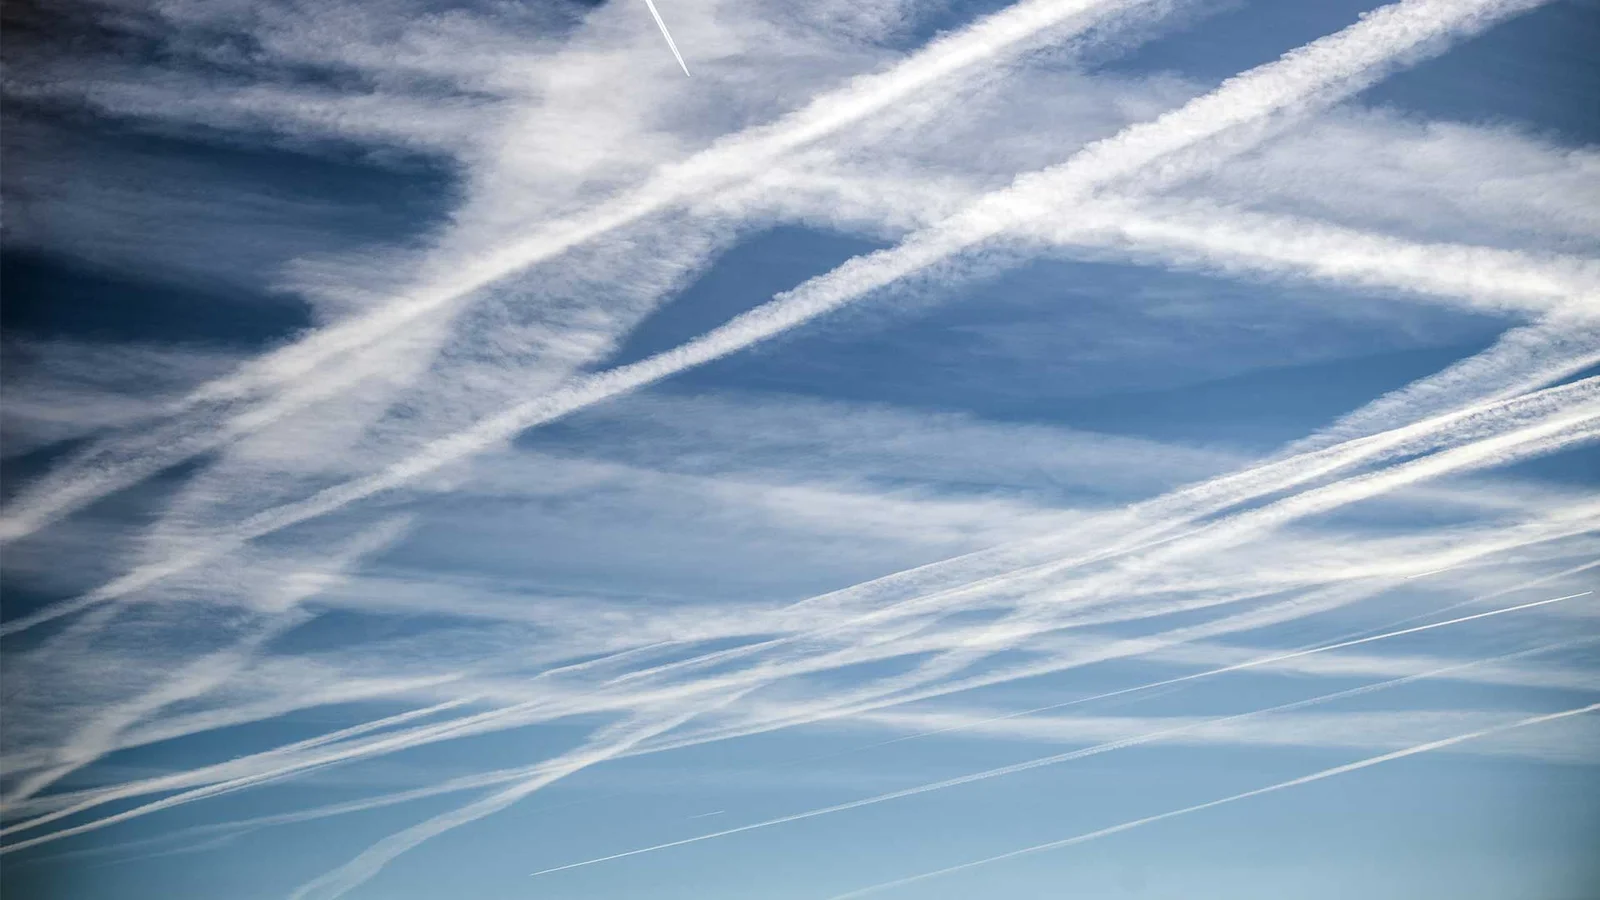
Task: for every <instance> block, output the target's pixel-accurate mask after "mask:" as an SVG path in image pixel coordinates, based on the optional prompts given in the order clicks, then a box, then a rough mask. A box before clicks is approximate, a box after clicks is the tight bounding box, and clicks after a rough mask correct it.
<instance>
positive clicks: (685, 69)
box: [644, 0, 689, 75]
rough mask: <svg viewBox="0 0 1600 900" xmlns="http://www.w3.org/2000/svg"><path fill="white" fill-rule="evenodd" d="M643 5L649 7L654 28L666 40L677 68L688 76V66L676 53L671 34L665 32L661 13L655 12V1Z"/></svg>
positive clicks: (647, 0) (647, 1) (648, 1)
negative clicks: (656, 28)
mask: <svg viewBox="0 0 1600 900" xmlns="http://www.w3.org/2000/svg"><path fill="white" fill-rule="evenodd" d="M644 5H645V6H648V7H650V15H651V16H653V17H654V18H655V20H656V27H658V28H660V29H661V36H662V37H664V38H666V39H667V46H668V47H671V48H672V56H673V58H674V59H676V60H677V61H678V68H680V69H683V74H684V75H688V74H689V66H688V64H687V63H685V62H684V61H683V54H682V53H679V52H678V44H677V42H676V41H674V40H673V39H672V32H670V31H668V30H667V23H666V22H664V21H662V19H661V13H659V12H657V11H656V0H644Z"/></svg>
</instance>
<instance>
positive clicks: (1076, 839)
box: [828, 703, 1600, 900]
mask: <svg viewBox="0 0 1600 900" xmlns="http://www.w3.org/2000/svg"><path fill="white" fill-rule="evenodd" d="M1597 709H1600V703H1591V704H1589V705H1588V706H1580V707H1577V708H1575V709H1568V710H1563V711H1561V712H1556V713H1547V714H1545V715H1540V716H1529V717H1528V718H1526V719H1519V720H1517V721H1515V722H1508V723H1506V724H1504V725H1496V726H1494V727H1491V728H1482V729H1479V730H1477V731H1469V732H1466V733H1465V734H1458V735H1455V736H1454V737H1447V738H1441V739H1439V740H1436V741H1428V742H1426V743H1423V744H1416V745H1414V746H1411V747H1407V748H1405V749H1403V750H1395V751H1393V752H1391V753H1382V754H1379V755H1377V756H1369V757H1367V758H1366V759H1362V760H1357V761H1356V762H1353V763H1345V764H1344V765H1342V766H1334V767H1332V768H1329V769H1323V770H1322V771H1320V772H1313V773H1311V774H1310V775H1302V776H1300V777H1299V778H1291V779H1289V780H1288V781H1280V782H1278V783H1277V784H1269V785H1267V786H1266V787H1260V788H1256V789H1254V790H1250V791H1243V792H1241V793H1238V794H1231V795H1229V796H1227V797H1222V798H1219V799H1216V800H1208V801H1206V802H1205V803H1196V804H1195V805H1193V806H1185V807H1184V808H1182V809H1175V810H1172V811H1170V812H1164V813H1159V814H1157V815H1153V816H1145V817H1144V818H1142V819H1133V820H1132V821H1128V822H1123V823H1122V824H1120V825H1113V826H1111V827H1109V828H1101V829H1099V830H1098V831H1090V832H1087V833H1084V834H1079V835H1075V836H1073V837H1069V838H1063V839H1061V840H1058V841H1050V842H1048V843H1044V844H1035V845H1033V846H1032V847H1024V848H1022V849H1021V850H1012V851H1010V852H1009V853H1001V854H997V855H995V856H990V857H985V858H984V859H975V860H973V861H972V862H966V863H962V864H960V865H957V866H947V867H945V868H943V869H935V870H934V871H932V872H924V873H922V874H921V875H911V876H908V877H906V878H898V879H895V880H894V881H885V882H883V883H882V884H875V885H872V886H870V887H864V888H860V889H858V890H854V891H848V892H846V893H843V894H835V895H834V896H832V897H830V898H828V900H849V898H854V897H865V896H867V895H868V894H876V893H878V892H880V891H886V890H890V889H892V888H897V887H904V886H906V885H909V884H916V883H917V882H921V881H927V880H928V879H931V878H939V877H941V876H944V875H951V874H954V873H956V872H961V871H965V870H967V869H973V868H977V867H978V866H986V865H989V864H990V863H996V862H1001V861H1003V860H1007V859H1015V858H1017V857H1019V856H1025V855H1028V854H1031V853H1041V852H1043V851H1045V850H1056V849H1059V848H1062V847H1070V846H1072V845H1074V844H1082V843H1086V842H1088V841H1092V840H1095V839H1096V838H1102V837H1107V836H1109V835H1113V834H1117V833H1119V832H1123V831H1131V830H1132V829H1135V828H1138V827H1139V826H1141V825H1149V824H1151V823H1153V822H1160V821H1162V820H1164V819H1174V818H1177V817H1178V816H1186V815H1188V814H1189V813H1196V812H1200V811H1201V810H1206V809H1211V808H1212V807H1216V806H1222V805H1224V804H1227V803H1233V802H1235V801H1238V800H1248V799H1250V798H1251V797H1259V796H1261V795H1262V794H1270V793H1273V792H1274V791H1281V790H1283V789H1285V788H1291V787H1298V786H1300V785H1302V784H1310V783H1311V782H1313V781H1321V780H1323V779H1325V778H1332V777H1333V776H1335V775H1343V774H1345V773H1346V772H1354V771H1356V770H1358V769H1365V768H1367V767H1369V766H1375V765H1378V764H1379V763H1386V762H1391V761H1393V760H1396V759H1404V758H1406V757H1408V756H1416V755H1417V754H1419V753H1427V752H1429V751H1430V750H1442V749H1444V748H1445V747H1451V746H1454V745H1456V744H1460V743H1465V742H1466V741H1471V740H1475V739H1477V738H1481V737H1488V736H1489V735H1493V734H1499V733H1501V732H1505V731H1511V730H1513V729H1516V728H1526V727H1528V726H1530V725H1539V724H1542V723H1545V722H1554V721H1556V720H1558V719H1566V718H1570V717H1572V716H1581V715H1583V714H1584V713H1590V712H1594V711H1595V710H1597Z"/></svg>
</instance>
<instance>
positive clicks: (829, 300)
mask: <svg viewBox="0 0 1600 900" xmlns="http://www.w3.org/2000/svg"><path fill="white" fill-rule="evenodd" d="M1539 2H1541V0H1457V2H1446V0H1401V2H1399V3H1395V4H1392V5H1390V6H1385V7H1383V8H1381V9H1379V10H1377V11H1375V12H1372V13H1370V14H1368V15H1366V16H1365V17H1364V18H1363V19H1362V20H1361V21H1360V22H1357V23H1356V24H1354V25H1351V26H1350V27H1348V28H1346V29H1344V30H1342V31H1339V32H1336V33H1335V34H1332V35H1329V36H1327V37H1324V38H1320V39H1318V40H1316V41H1313V42H1311V43H1310V44H1307V45H1305V46H1303V47H1300V48H1298V49H1296V50H1293V51H1290V52H1289V53H1287V54H1285V55H1284V56H1283V57H1281V58H1280V59H1278V60H1276V61H1274V62H1271V63H1267V64H1265V65H1262V66H1259V67H1257V68H1255V69H1251V70H1250V71H1248V72H1245V73H1244V74H1241V75H1237V76H1235V77H1233V78H1230V79H1228V80H1227V81H1225V82H1223V84H1222V85H1221V86H1220V87H1218V88H1217V89H1216V90H1215V91H1213V92H1211V93H1209V94H1206V95H1204V96H1201V97H1199V98H1196V99H1194V100H1191V101H1189V102H1188V103H1186V104H1184V105H1183V106H1181V107H1179V108H1177V109H1175V110H1172V111H1170V112H1168V113H1166V114H1164V115H1162V116H1160V117H1159V118H1157V119H1155V120H1153V121H1151V122H1146V123H1142V124H1139V125H1134V126H1132V127H1130V128H1127V129H1124V130H1123V131H1121V132H1119V133H1118V134H1116V135H1113V136H1112V137H1109V138H1106V139H1104V140H1102V141H1098V142H1096V143H1094V144H1091V145H1089V146H1088V147H1087V148H1085V149H1084V150H1082V151H1080V152H1079V153H1078V154H1076V155H1074V156H1073V157H1072V158H1071V159H1069V160H1068V161H1067V162H1065V163H1062V164H1061V165H1059V166H1055V167H1053V168H1050V169H1046V170H1043V171H1041V172H1036V173H1032V174H1029V175H1025V176H1022V177H1020V178H1018V179H1017V180H1016V182H1015V183H1014V184H1013V185H1012V187H1010V188H1007V189H1005V190H1001V191H997V192H995V193H993V194H989V195H986V196H985V197H983V198H980V199H979V200H978V201H977V202H976V203H974V204H973V205H972V206H971V207H969V208H968V209H967V210H966V211H964V212H962V213H959V214H957V215H955V216H953V217H951V219H949V220H947V221H946V222H944V223H941V225H939V226H937V227H935V228H932V229H928V230H926V231H924V232H920V233H918V234H916V235H913V236H912V237H911V238H909V239H907V240H906V241H905V242H903V243H902V244H900V245H899V246H897V247H894V248H891V249H889V250H884V251H879V252H877V253H873V254H870V255H867V256H861V257H856V258H855V259H852V260H850V261H849V262H847V263H845V264H844V265H842V266H840V267H839V268H837V269H834V270H833V271H832V272H829V273H827V274H824V275H821V276H818V277H816V278H813V279H811V280H809V281H807V282H805V283H804V284H802V285H800V286H799V287H798V288H796V289H795V290H793V291H791V292H789V293H787V294H785V295H782V296H780V297H779V298H777V299H774V300H772V301H770V302H768V303H766V304H763V305H761V306H759V307H756V308H755V309H752V310H750V311H748V312H746V313H744V314H742V315H740V316H737V317H735V318H734V319H733V320H731V321H729V322H728V323H726V324H724V325H722V326H720V327H718V328H716V329H713V330H712V331H710V332H708V333H706V334H703V335H701V336H700V337H698V338H695V339H693V340H691V341H689V342H687V343H685V344H682V345H679V346H678V347H675V348H673V349H671V350H667V351H663V352H661V353H658V354H656V355H655V356H651V357H649V358H646V359H644V360H641V361H639V362H637V363H633V364H630V365H626V366H619V367H617V368H614V369H609V370H607V371H605V372H600V373H596V374H594V375H591V376H585V377H581V378H577V379H574V380H573V381H572V382H570V383H569V385H568V386H567V387H565V388H561V389H558V390H556V391H554V392H552V393H550V394H547V395H545V396H542V397H537V398H534V399H532V400H528V401H525V402H523V403H520V404H517V405H516V406H513V407H511V408H510V409H507V410H505V411H503V412H501V413H499V414H498V415H495V416H492V417H490V418H488V419H485V420H483V421H481V422H479V423H478V424H476V425H474V426H472V427H471V428H468V429H466V430H464V431H461V432H458V433H456V434H454V435H450V436H449V437H445V438H441V439H439V440H436V441H434V442H433V443H431V444H429V445H428V446H427V447H425V448H424V449H423V450H422V451H421V452H420V453H418V454H417V455H415V456H413V457H411V458H409V459H406V460H402V461H401V462H398V463H395V464H393V465H391V466H389V467H388V468H386V469H384V470H383V471H381V472H378V473H375V474H373V475H371V476H368V477H366V478H361V479H357V480H354V481H351V482H347V483H345V484H343V485H339V486H337V487H333V488H329V489H326V490H324V491H321V492H319V493H317V494H315V495H313V496H311V497H308V498H306V499H305V500H301V501H298V502H296V503H291V504H286V505H284V506H280V507H277V508H275V509H271V510H267V511H264V512H262V513H259V514H257V515H255V516H252V517H251V518H250V519H247V520H246V521H245V522H243V523H241V525H240V526H239V527H238V528H237V529H236V530H235V531H234V533H233V534H232V535H229V536H228V538H227V539H226V540H225V541H222V542H218V543H215V544H212V545H210V546H208V547H203V548H200V549H197V550H194V551H191V552H189V553H187V554H183V555H180V556H175V557H171V558H168V559H166V560H162V561H159V562H153V563H150V564H148V565H145V566H141V567H140V568H138V569H135V570H134V571H132V572H130V573H128V574H127V575H125V576H123V577H122V578H119V579H116V580H115V581H112V582H110V583H108V584H106V585H105V586H103V587H101V588H99V589H97V590H95V591H93V592H91V593H89V594H86V595H84V596H83V597H80V598H78V599H77V600H74V601H68V602H67V603H65V604H62V605H60V606H59V607H57V608H56V609H53V610H45V611H43V612H42V613H41V614H40V615H36V616H32V617H29V618H26V619H19V620H15V621H13V622H9V623H6V624H5V626H0V635H3V634H9V633H14V632H16V631H19V630H22V629H24V628H28V627H31V626H32V625H35V624H38V623H40V622H43V621H48V620H49V619H51V618H55V617H57V616H59V615H64V614H68V613H71V612H74V611H76V610H79V609H83V608H86V607H88V606H92V605H94V604H97V603H100V602H103V601H105V600H109V599H114V598H117V597H121V596H124V595H126V594H128V593H131V592H132V591H136V590H140V589H143V588H145V587H148V586H150V585H151V584H154V583H156V582H158V581H160V580H162V579H165V578H167V577H170V576H172V575H174V574H177V573H179V572H183V571H187V570H188V569H190V568H193V567H194V566H196V565H200V564H203V563H205V562H208V561H210V560H212V559H215V558H217V557H218V556H221V555H223V554H225V553H227V552H229V551H231V550H232V549H233V548H234V547H237V546H239V545H241V544H243V543H244V542H246V541H249V540H253V539H255V538H258V537H261V536H263V535H266V534H270V533H272V532H274V531H278V530H280V529H282V528H287V527H289V526H291V525H296V524H298V523H300V522H304V521H307V520H308V519H313V518H317V517H319V516H323V515H326V514H328V513H330V512H332V511H334V510H336V509H339V508H341V507H344V506H346V505H348V504H350V503H354V502H356V501H358V500H362V499H365V498H367V497H370V496H372V495H373V494H376V493H379V492H382V491H386V490H391V489H393V488H395V487H399V486H400V485H403V484H406V483H408V482H410V481H412V480H414V479H416V478H419V477H421V476H423V475H427V474H429V473H432V472H434V471H437V470H438V469H440V468H442V467H444V466H446V465H449V464H451V463H454V462H458V461H460V460H463V459H466V458H467V457H470V456H472V455H473V454H475V453H478V452H480V451H482V450H484V449H486V448H488V447H490V446H493V445H495V444H498V443H500V442H502V441H504V440H507V439H509V438H511V437H512V436H514V435H515V434H517V433H518V432H520V431H523V430H525V429H527V428H531V427H533V426H535V425H540V424H544V423H547V422H550V421H553V420H555V419H558V418H561V417H563V416H566V415H568V414H570V413H572V412H574V411H576V410H579V409H582V408H584V407H587V406H591V405H593V404H595V403H599V402H601V401H603V400H606V399H609V398H611V397H615V396H617V395H619V394H623V393H627V392H629V391H633V390H637V389H638V388H640V387H643V386H645V385H648V384H653V383H655V382H658V381H661V380H662V379H665V378H667V377H670V376H672V375H675V374H677V373H679V372H682V371H684V370H686V369H690V368H694V367H696V366H700V365H703V364H705V363H707V362H710V361H711V360H714V359H718V358H720V357H723V356H727V355H729V354H731V353H734V352H737V351H739V350H742V349H744V348H746V347H749V346H752V345H754V344H757V343H760V342H762V341H764V340H767V339H769V338H771V337H773V336H775V335H777V334H780V333H782V332H784V331H787V330H789V329H791V328H793V327H795V326H797V325H800V324H802V323H804V322H807V321H810V320H811V319H814V318H816V317H818V316H820V315H823V314H824V313H827V312H831V311H832V310H835V309H837V308H839V307H841V306H844V305H846V304H848V303H851V302H853V301H855V300H857V299H859V298H861V297H862V296H863V295H865V294H867V293H869V292H871V291H873V290H876V289H878V288H881V287H884V286H886V285H889V284H892V283H893V282H895V281H898V280H900V279H902V278H905V277H906V276H908V275H911V274H913V273H915V272H917V271H920V270H922V269H924V268H926V267H928V266H930V265H933V264H935V263H938V262H940V261H942V260H945V259H947V258H949V257H951V256H952V255H954V254H957V253H959V252H961V251H962V250H964V249H966V248H968V247H971V246H973V245H974V244H977V243H979V242H981V241H984V240H986V239H988V238H991V237H994V236H995V235H997V234H1001V233H1003V232H1004V230H1005V229H1006V228H1007V227H1009V226H1010V225H1011V224H1012V223H1014V222H1017V221H1036V220H1038V219H1039V218H1040V217H1041V216H1042V215H1043V214H1045V213H1047V212H1049V211H1051V210H1054V211H1056V212H1057V213H1058V214H1060V213H1062V212H1064V211H1066V210H1069V209H1070V208H1071V206H1072V204H1073V203H1075V202H1078V201H1080V200H1082V199H1084V198H1086V197H1087V196H1088V195H1089V194H1090V192H1092V191H1093V190H1094V189H1095V188H1098V187H1100V186H1102V185H1104V184H1106V183H1109V182H1111V181H1114V180H1115V179H1117V178H1120V177H1123V176H1126V175H1130V174H1133V173H1135V172H1137V171H1138V170H1140V169H1141V168H1143V167H1147V166H1149V165H1152V164H1153V163H1155V162H1157V161H1159V160H1160V159H1162V158H1163V157H1164V156H1168V155H1171V154H1173V153H1176V152H1178V151H1181V150H1183V149H1186V148H1189V147H1192V146H1194V145H1196V144H1198V143H1201V142H1203V141H1204V140H1206V139H1207V138H1210V137H1212V136H1214V135H1216V134H1219V133H1221V132H1223V131H1226V130H1227V129H1229V128H1233V127H1237V126H1239V125H1242V124H1247V123H1250V122H1252V121H1256V120H1259V119H1261V118H1263V117H1266V116H1270V115H1272V114H1274V113H1278V112H1282V111H1284V110H1286V109H1289V108H1291V107H1296V106H1304V105H1306V104H1311V103H1316V102H1322V103H1327V102H1332V101H1333V100H1336V99H1338V98H1339V97H1341V96H1344V95H1345V94H1347V93H1348V92H1350V91H1353V90H1356V89H1358V88H1360V87H1362V86H1364V85H1365V84H1367V83H1369V82H1370V81H1371V80H1373V79H1374V78H1375V77H1377V76H1378V75H1379V74H1381V73H1382V72H1384V71H1387V68H1388V67H1390V66H1392V65H1394V64H1395V63H1396V62H1397V61H1399V60H1400V59H1401V58H1402V57H1405V56H1406V55H1407V54H1413V55H1414V54H1415V53H1416V52H1417V51H1419V50H1420V49H1421V48H1422V47H1423V46H1424V45H1426V44H1428V43H1429V42H1438V41H1441V40H1443V39H1444V38H1447V37H1450V36H1454V35H1459V34H1464V33H1470V32H1472V31H1476V30H1479V29H1482V28H1484V27H1487V26H1488V25H1490V24H1492V23H1493V22H1494V21H1497V20H1499V19H1501V18H1504V17H1505V16H1508V15H1510V14H1512V13H1514V12H1518V11H1521V10H1523V9H1526V8H1529V7H1531V6H1534V5H1537V4H1538V3H1539ZM1041 197H1045V198H1048V200H1041Z"/></svg>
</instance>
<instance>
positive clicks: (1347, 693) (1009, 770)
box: [531, 601, 1554, 876]
mask: <svg viewBox="0 0 1600 900" xmlns="http://www.w3.org/2000/svg"><path fill="white" fill-rule="evenodd" d="M1543 602H1545V603H1549V602H1554V601H1543ZM1533 605H1540V604H1533ZM1526 608H1527V606H1521V607H1512V608H1509V609H1505V610H1501V611H1502V612H1512V611H1514V610H1516V609H1526ZM1441 624H1452V623H1441ZM1404 633H1407V632H1399V633H1397V634H1404ZM1329 649H1331V648H1329ZM1538 649H1539V651H1543V650H1545V649H1547V648H1543V647H1541V648H1538ZM1530 652H1535V651H1522V653H1517V654H1509V656H1518V655H1523V654H1526V653H1530ZM1500 659H1502V657H1494V658H1492V659H1486V660H1475V661H1473V662H1467V663H1457V664H1454V665H1451V666H1445V667H1443V668H1441V669H1436V670H1433V671H1429V672H1420V673H1417V674H1415V675H1406V676H1403V677H1400V678H1394V679H1390V680H1388V681H1382V682H1378V683H1376V684H1369V685H1362V686H1361V687H1356V688H1349V689H1346V690H1342V691H1335V692H1333V693H1328V694H1321V695H1319V696H1316V697H1312V698H1309V699H1306V700H1296V701H1293V702H1290V703H1283V704H1280V705H1277V706H1271V707H1267V708H1265V709H1257V710H1252V711H1250V712H1246V713H1238V714H1235V715H1227V716H1217V717H1214V718H1207V719H1201V720H1198V721H1193V722H1189V723H1186V724H1184V725H1180V726H1176V727H1173V728H1164V729H1161V730H1159V731H1152V732H1148V733H1146V734H1142V735H1138V736H1136V737H1131V738H1124V739H1122V740H1117V741H1107V742H1105V743H1102V744H1096V745H1094V746H1091V747H1084V748H1081V749H1078V750H1073V751H1069V752H1067V753H1056V754H1052V755H1050V756H1045V757H1040V758H1038V759H1032V760H1028V761H1026V762H1021V763H1015V764H1013V765H1009V766H1000V767H998V768H994V769H986V770H984V771H982V772H974V773H971V774H968V775H960V776H957V777H955V778H947V779H945V780H943V781H936V782H932V783H929V784H921V785H917V786H916V787H910V788H903V789H901V790H898V791H890V792H888V793H883V794H877V795H875V796H872V797H864V798H862V799H860V800H851V801H848V802H845V803H837V804H834V805H832V806H824V807H820V808H818V809H811V810H807V811H805V812H799V813H793V814H791V815H787V816H778V817H776V818H772V819H766V820H764V821H761V822H752V823H750V824H748V825H740V826H738V827H736V828H727V829H724V830H722V831H714V832H709V833H707V834H701V835H696V836H694V837H690V838H682V839H679V840H676V841H667V842H665V843H661V844H654V845H652V846H649V847H640V848H637V849H634V850H626V851H623V852H621V853H613V854H610V855H609V856H597V857H594V858H593V859H586V860H583V861H582V862H575V863H567V864H565V865H560V866H552V867H550V868H547V869H540V870H539V871H537V872H533V873H531V874H532V875H534V876H539V875H549V874H552V873H555V872H565V871H567V870H568V869H580V868H584V867H586V866H592V865H596V864H599V863H603V862H611V861H612V860H618V859H626V858H628V857H630V856H640V855H642V854H645V853H654V852H656V851H658V850H667V849H671V848H673V847H683V846H687V845H689V844H698V843H700V842H702V841H709V840H712V839H714V838H720V837H727V836H729V835H735V834H743V833H744V832H747V831H755V830H757V829H761V828H770V827H772V826H774V825H783V824H787V823H789V822H799V821H802V820H805V819H814V818H817V817H818V816H825V815H831V814H832V813H836V812H844V811H846V810H852V809H860V808H861V807H864V806H873V805H876V804H878V803H883V802H885V801H889V800H899V799H901V798H904V797H914V796H917V795H918V794H926V793H930V792H932V791H939V790H944V789H945V788H951V787H959V786H961V785H965V784H972V783H974V782H978V781H987V780H989V779H991V778H999V777H1002V776H1006V775H1014V774H1016V773H1018V772H1026V771H1029V770H1032V769H1038V768H1043V767H1045V766H1052V765H1056V764H1058V763H1063V762H1070V761H1073V760H1078V759H1085V758H1087V757H1090V756H1098V755H1099V754H1102V753H1109V752H1111V751H1113V750H1121V749H1124V748H1127V747H1136V746H1139V745H1142V744H1149V743H1154V742H1156V741H1160V740H1164V739H1167V738H1171V737H1175V736H1178V735H1181V734H1184V733H1186V732H1191V731H1196V730H1199V729H1201V728H1210V727H1215V726H1218V725H1226V724H1232V723H1235V722H1241V721H1245V720H1248V719H1252V718H1255V717H1257V716H1264V715H1270V714H1272V713H1281V712H1289V711H1292V710H1296V709H1303V708H1305V707H1308V706H1315V705H1317V704H1321V703H1328V702H1331V701H1334V700H1342V699H1346V698H1349V697H1357V696H1361V695H1363V694H1369V693H1373V692H1376V691H1381V690H1385V689H1387V688H1391V687H1397V686H1399V685H1402V684H1409V683H1410V682H1413V681H1419V680H1422V679H1425V678H1431V677H1434V676H1435V675H1439V674H1443V673H1446V672H1450V671H1452V670H1454V669H1460V668H1466V667H1470V666H1474V665H1478V664H1480V663H1483V662H1490V661H1498V660H1500Z"/></svg>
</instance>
